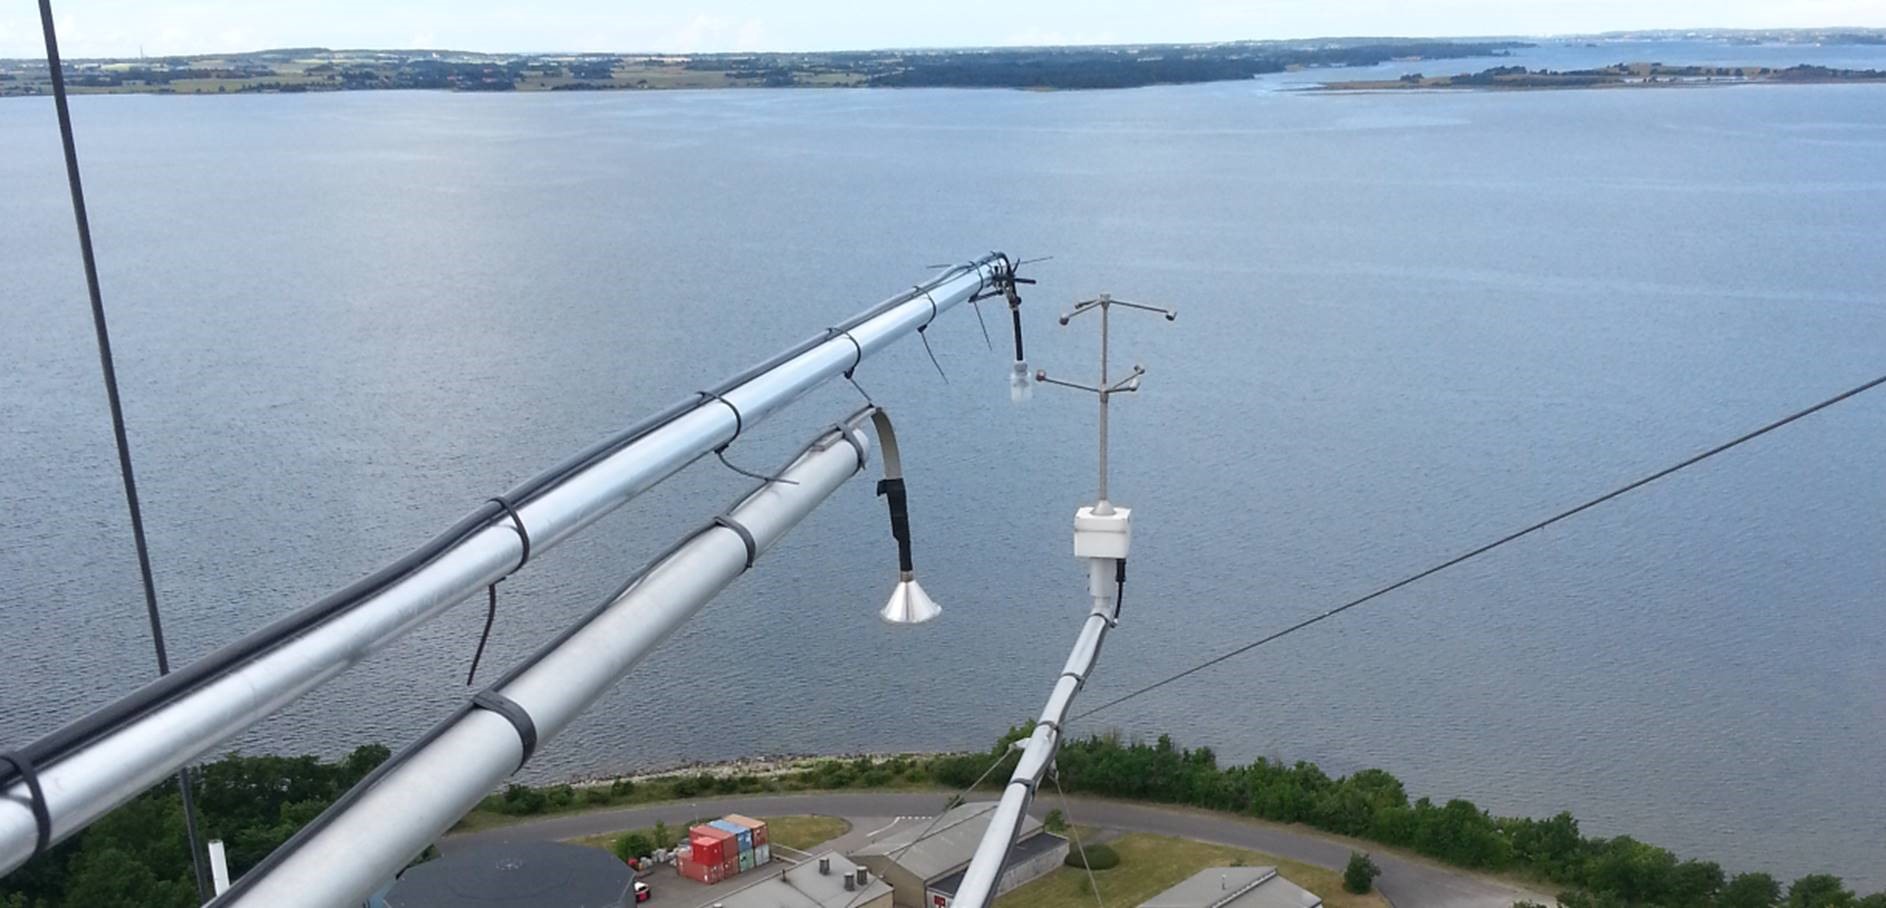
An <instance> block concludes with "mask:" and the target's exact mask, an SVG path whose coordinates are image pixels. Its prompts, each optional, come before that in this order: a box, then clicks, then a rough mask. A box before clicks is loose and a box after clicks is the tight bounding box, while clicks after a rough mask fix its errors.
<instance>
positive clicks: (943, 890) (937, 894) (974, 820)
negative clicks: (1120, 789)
mask: <svg viewBox="0 0 1886 908" xmlns="http://www.w3.org/2000/svg"><path fill="white" fill-rule="evenodd" d="M994 810H995V803H994V802H993V801H981V802H977V803H974V804H963V805H959V806H957V807H953V808H951V809H950V810H948V811H945V812H944V814H943V815H942V816H941V817H938V818H937V819H936V821H935V824H934V825H932V824H930V823H915V824H912V825H910V826H908V827H906V828H904V829H901V830H898V831H897V832H894V833H892V834H890V835H887V836H885V837H884V838H882V839H879V840H878V841H876V842H872V843H871V844H869V845H866V846H865V847H863V848H860V849H858V850H857V851H854V852H852V855H851V857H852V860H855V861H857V862H858V863H860V864H863V865H864V866H866V867H867V868H870V869H871V870H872V871H873V872H875V873H876V874H877V875H879V876H881V877H883V878H884V879H885V880H886V881H888V882H889V883H890V884H891V888H892V890H893V892H894V901H895V904H897V905H901V906H904V908H949V904H950V902H951V901H952V900H954V899H955V897H956V888H957V886H958V885H960V884H961V882H962V871H963V870H964V869H965V868H967V867H968V866H969V859H970V858H971V857H973V856H974V855H975V853H976V845H977V844H979V843H980V842H981V841H982V834H983V833H984V832H986V831H987V830H988V828H989V816H990V813H991V812H993V811H994ZM926 827H929V831H928V832H927V833H926V832H925V828H926ZM919 836H921V838H919ZM1066 858H1067V840H1066V839H1063V838H1061V837H1060V836H1057V835H1052V834H1050V833H1048V832H1047V831H1045V830H1044V829H1042V826H1041V821H1040V820H1037V819H1035V818H1033V817H1025V818H1023V821H1022V828H1021V833H1020V834H1019V835H1017V836H1016V839H1015V848H1014V850H1013V851H1012V852H1011V853H1010V856H1009V862H1008V869H1007V870H1005V871H1003V873H1002V878H1001V880H999V881H997V884H996V890H995V891H996V894H998V895H1000V894H1001V893H1004V892H1007V891H1009V890H1011V889H1014V888H1015V887H1017V886H1020V885H1022V884H1023V883H1026V882H1028V881H1030V880H1033V879H1035V878H1036V877H1039V876H1041V875H1043V874H1046V873H1048V872H1050V871H1052V870H1054V868H1056V867H1058V866H1060V864H1061V862H1062V861H1063V860H1065V859H1066Z"/></svg>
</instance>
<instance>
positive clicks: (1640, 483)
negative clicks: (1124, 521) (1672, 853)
mask: <svg viewBox="0 0 1886 908" xmlns="http://www.w3.org/2000/svg"><path fill="white" fill-rule="evenodd" d="M1882 384H1886V375H1882V376H1880V377H1878V378H1875V379H1873V380H1872V381H1869V382H1866V383H1865V384H1861V385H1856V386H1855V387H1852V388H1849V389H1847V390H1845V391H1842V392H1840V393H1839V394H1836V395H1834V396H1832V397H1829V398H1827V399H1826V400H1823V401H1821V402H1820V403H1817V404H1814V405H1813V406H1810V407H1807V408H1805V409H1801V410H1796V411H1795V412H1793V413H1790V414H1788V415H1787V416H1784V417H1782V418H1780V419H1777V420H1775V421H1774V422H1771V423H1769V424H1768V425H1765V426H1762V427H1761V428H1759V429H1756V430H1754V431H1753V432H1748V433H1746V434H1743V435H1739V436H1737V437H1735V438H1733V439H1731V440H1729V441H1726V442H1723V443H1722V444H1719V445H1717V446H1715V447H1713V448H1710V449H1709V450H1707V451H1704V452H1703V453H1701V454H1697V455H1695V456H1693V457H1690V458H1688V459H1686V460H1683V461H1681V462H1679V463H1676V464H1674V465H1672V466H1668V467H1664V468H1663V469H1661V470H1658V471H1657V472H1655V473H1652V474H1650V475H1649V476H1645V477H1644V478H1642V479H1638V480H1636V481H1633V482H1630V483H1627V484H1625V485H1622V486H1619V487H1618V488H1616V489H1613V490H1611V491H1609V492H1606V493H1604V494H1603V495H1600V496H1598V497H1596V498H1593V499H1591V500H1589V501H1586V502H1585V503H1583V504H1580V505H1578V506H1576V507H1573V508H1570V509H1567V510H1564V511H1560V512H1559V513H1557V514H1554V515H1552V516H1551V517H1547V518H1546V519H1544V520H1541V521H1539V522H1538V523H1535V524H1532V525H1531V526H1528V527H1526V528H1525V529H1522V530H1519V531H1517V532H1513V533H1508V534H1506V535H1505V536H1501V537H1500V538H1498V539H1496V540H1494V541H1492V542H1489V543H1487V544H1486V545H1483V546H1481V547H1479V548H1477V549H1474V550H1472V551H1469V552H1466V553H1463V554H1460V555H1456V556H1454V557H1452V558H1449V559H1448V560H1446V561H1443V562H1441V563H1440V564H1437V565H1435V566H1433V567H1431V568H1428V569H1427V570H1424V571H1421V572H1420V573H1417V574H1410V575H1409V576H1407V577H1403V578H1402V579H1400V580H1397V581H1395V582H1394V583H1391V584H1389V585H1387V586H1385V587H1382V588H1381V589H1378V590H1376V591H1375V592H1372V593H1369V594H1368V595H1366V596H1362V597H1360V598H1357V599H1351V600H1349V601H1348V602H1345V603H1343V604H1342V605H1339V606H1337V607H1335V608H1333V609H1330V610H1329V611H1327V612H1324V613H1322V614H1320V615H1317V616H1315V617H1313V618H1306V619H1304V620H1302V621H1299V622H1297V623H1296V624H1293V625H1291V626H1289V627H1286V628H1284V629H1283V630H1280V631H1277V632H1276V633H1274V634H1271V635H1269V636H1267V637H1263V638H1260V639H1258V640H1255V641H1252V642H1250V643H1246V644H1244V645H1243V646H1240V647H1238V648H1237V649H1234V650H1231V651H1230V652H1227V653H1223V654H1221V655H1218V656H1214V657H1212V658H1210V659H1207V660H1206V661H1204V662H1200V663H1199V664H1197V665H1194V666H1192V667H1191V668H1188V669H1186V670H1185V671H1182V672H1179V673H1177V674H1175V675H1170V676H1168V677H1166V678H1163V679H1161V680H1159V681H1155V682H1153V683H1152V684H1148V685H1146V686H1145V687H1142V688H1139V689H1138V690H1135V691H1133V692H1132V693H1129V694H1126V695H1125V696H1121V697H1115V698H1113V699H1112V700H1108V701H1107V702H1105V703H1102V704H1100V705H1099V706H1096V707H1094V708H1093V709H1090V710H1088V711H1086V712H1084V713H1081V714H1080V715H1078V716H1075V717H1074V718H1075V719H1085V718H1087V717H1088V716H1091V715H1093V714H1094V713H1097V712H1100V711H1101V710H1103V709H1108V708H1111V707H1114V706H1118V705H1120V704H1122V703H1125V702H1126V701H1128V700H1131V699H1133V698H1134V697H1138V696H1140V695H1142V694H1147V693H1151V692H1152V691H1155V690H1158V689H1159V688H1161V687H1165V686H1166V685H1168V684H1171V683H1172V682H1174V681H1177V680H1179V679H1181V678H1184V677H1187V676H1189V675H1194V674H1197V673H1198V672H1201V671H1204V670H1205V669H1208V668H1210V667H1212V666H1214V665H1217V664H1218V663H1220V662H1223V661H1225V660H1227V659H1230V658H1232V657H1234V656H1239V655H1243V654H1244V653H1248V652H1250V651H1251V650H1254V649H1257V648H1258V647H1260V646H1263V645H1264V644H1266V643H1269V642H1271V641H1272V640H1277V639H1280V638H1283V637H1287V636H1289V635H1291V634H1294V633H1296V632H1297V631H1300V630H1302V629H1304V628H1306V627H1309V626H1310V625H1312V624H1316V623H1317V622H1319V621H1322V620H1324V619H1326V618H1333V617H1335V616H1337V615H1340V614H1342V613H1343V612H1346V611H1348V610H1350V609H1352V608H1355V607H1356V606H1358V605H1362V604H1364V603H1366V602H1369V601H1372V600H1374V599H1378V598H1380V597H1382V596H1385V595H1388V594H1389V593H1392V592H1394V591H1396V590H1398V589H1401V588H1402V587H1404V586H1407V585H1409V584H1411V583H1414V582H1416V581H1418V580H1423V579H1425V578H1428V577H1432V576H1434V575H1435V574H1438V573H1440V572H1442V571H1444V570H1447V569H1448V568H1451V567H1453V566H1455V565H1457V564H1460V563H1462V562H1464V561H1469V560H1471V559H1473V558H1477V557H1479V556H1481V555H1484V554H1486V553H1487V552H1491V551H1493V550H1494V549H1497V548H1499V547H1500V546H1503V545H1505V544H1507V543H1509V542H1512V541H1513V540H1515V539H1519V538H1520V537H1522V536H1527V535H1530V534H1532V533H1535V532H1538V531H1539V530H1543V529H1545V528H1546V527H1549V526H1551V525H1553V524H1555V523H1558V522H1559V521H1561V520H1564V519H1565V518H1567V517H1571V516H1573V515H1575V514H1579V513H1582V512H1584V511H1587V510H1590V509H1592V508H1594V507H1597V506H1598V505H1601V504H1604V503H1605V502H1607V501H1610V500H1611V499H1613V498H1617V497H1619V496H1621V495H1624V494H1626V493H1629V492H1634V491H1636V490H1638V489H1640V488H1643V487H1644V486H1647V485H1649V484H1651V483H1653V482H1656V481H1657V480H1659V479H1662V478H1664V477H1665V476H1669V475H1670V474H1672V473H1675V472H1677V471H1679V470H1683V469H1687V468H1689V467H1692V466H1695V465H1696V464H1699V463H1702V462H1703V461H1705V460H1708V459H1709V458H1711V457H1714V456H1716V455H1717V454H1721V453H1722V452H1724V451H1727V450H1729V449H1730V448H1734V447H1736V446H1738V445H1741V444H1743V443H1745V442H1749V441H1753V440H1755V439H1757V438H1760V437H1762V436H1763V435H1767V434H1768V433H1770V432H1773V431H1774V430H1776V429H1779V428H1781V427H1782V426H1785V425H1788V424H1789V423H1792V422H1794V421H1796V420H1798V419H1802V418H1804V417H1807V416H1811V415H1813V414H1815V413H1818V412H1820V411H1822V410H1825V409H1827V408H1828V407H1831V406H1833V405H1835V404H1837V403H1840V402H1842V401H1845V400H1847V399H1848V398H1852V397H1857V396H1859V395H1860V394H1863V393H1865V392H1867V391H1870V390H1872V389H1874V388H1877V387H1879V386H1880V385H1882Z"/></svg>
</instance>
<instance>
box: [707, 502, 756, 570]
mask: <svg viewBox="0 0 1886 908" xmlns="http://www.w3.org/2000/svg"><path fill="white" fill-rule="evenodd" d="M714 526H717V527H726V528H727V529H730V530H732V531H734V532H735V533H737V534H739V536H740V541H741V542H744V543H746V546H747V569H748V570H752V568H753V562H754V560H755V559H757V558H759V557H760V547H759V544H758V543H756V542H754V541H753V532H752V531H751V530H748V529H747V528H746V527H744V526H741V525H740V521H738V520H735V519H733V518H732V517H728V516H727V515H725V514H721V515H720V516H718V517H715V518H714Z"/></svg>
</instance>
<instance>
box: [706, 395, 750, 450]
mask: <svg viewBox="0 0 1886 908" xmlns="http://www.w3.org/2000/svg"><path fill="white" fill-rule="evenodd" d="M696 393H698V394H700V395H701V398H702V402H703V403H705V402H706V401H709V400H717V401H720V402H721V403H723V404H726V405H727V409H729V410H732V411H733V437H732V438H729V439H727V444H728V445H730V444H733V443H734V442H736V441H739V440H740V433H741V432H742V431H743V430H745V429H746V421H745V420H743V419H741V418H740V408H739V407H736V406H734V405H733V402H732V401H730V400H728V399H727V398H725V397H722V396H720V395H719V394H716V393H714V392H712V391H698V392H696ZM726 446H727V445H721V447H723V448H724V447H726Z"/></svg>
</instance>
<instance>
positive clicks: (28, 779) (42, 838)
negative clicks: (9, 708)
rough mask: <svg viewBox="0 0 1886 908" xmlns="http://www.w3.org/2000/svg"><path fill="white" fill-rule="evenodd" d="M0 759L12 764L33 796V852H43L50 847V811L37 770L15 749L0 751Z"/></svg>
mask: <svg viewBox="0 0 1886 908" xmlns="http://www.w3.org/2000/svg"><path fill="white" fill-rule="evenodd" d="M0 760H4V761H6V762H8V763H11V764H13V768H14V769H15V770H17V771H18V772H19V774H20V781H22V782H25V783H26V793H27V794H29V795H31V796H32V798H33V803H32V808H33V826H34V829H35V831H36V834H37V837H36V838H35V839H34V840H33V854H34V855H39V854H43V853H45V851H46V849H48V848H51V847H52V812H51V811H49V810H47V809H46V792H45V790H44V789H42V788H40V787H39V770H38V769H36V768H35V767H34V766H33V760H32V758H31V757H28V756H27V755H25V754H23V753H20V752H19V751H17V750H9V751H6V752H4V753H0Z"/></svg>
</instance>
